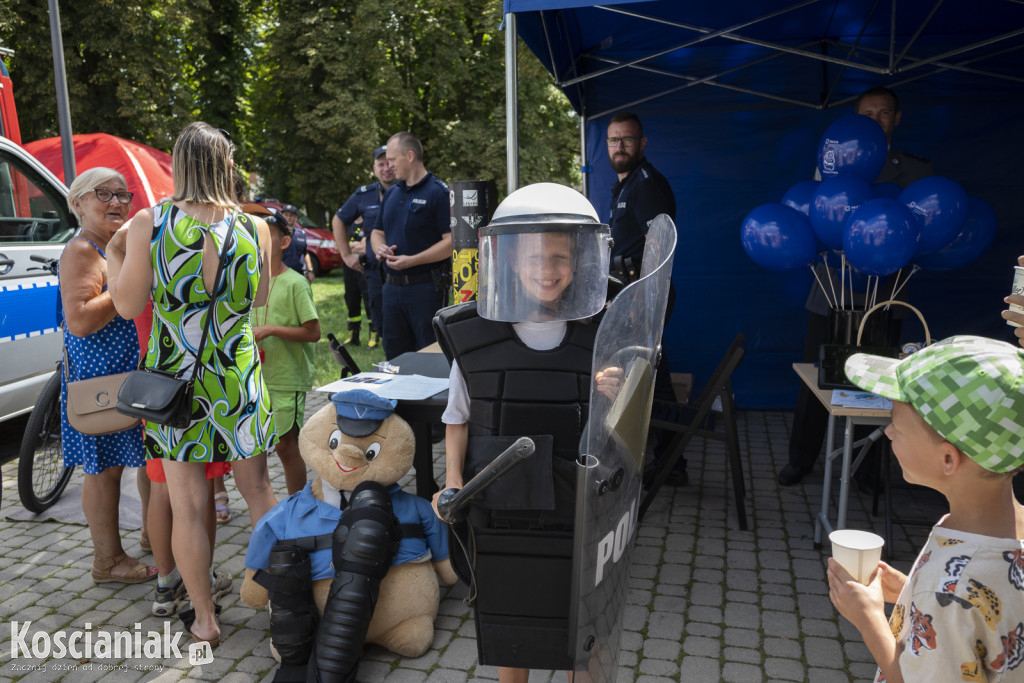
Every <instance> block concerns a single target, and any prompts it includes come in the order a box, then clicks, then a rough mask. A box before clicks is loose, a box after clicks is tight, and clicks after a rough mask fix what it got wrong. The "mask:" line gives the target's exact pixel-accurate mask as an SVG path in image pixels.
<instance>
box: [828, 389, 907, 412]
mask: <svg viewBox="0 0 1024 683" xmlns="http://www.w3.org/2000/svg"><path fill="white" fill-rule="evenodd" d="M832 405H834V406H842V407H844V408H870V409H874V410H892V401H891V400H889V399H887V398H882V397H881V396H878V395H876V394H872V393H869V392H867V391H849V390H847V389H833V390H832Z"/></svg>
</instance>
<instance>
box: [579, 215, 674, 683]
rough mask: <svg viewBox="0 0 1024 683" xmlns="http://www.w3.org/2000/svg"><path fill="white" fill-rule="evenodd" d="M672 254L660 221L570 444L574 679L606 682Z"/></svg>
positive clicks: (600, 350)
mask: <svg viewBox="0 0 1024 683" xmlns="http://www.w3.org/2000/svg"><path fill="white" fill-rule="evenodd" d="M675 247H676V229H675V225H674V224H673V223H672V220H671V219H669V217H668V216H666V215H664V214H662V215H660V216H658V217H657V218H655V219H654V221H653V222H652V224H651V226H650V228H649V229H648V232H647V243H646V246H645V248H644V259H643V268H642V270H641V276H640V279H639V280H637V281H636V282H634V283H633V284H631V285H629V286H628V287H626V288H625V289H624V290H622V291H621V292H620V293H619V295H618V296H616V297H615V299H614V300H613V301H612V303H611V305H610V306H609V307H608V309H607V311H606V312H605V315H604V319H603V320H602V321H601V326H600V327H599V328H598V332H597V339H596V341H595V343H594V365H593V373H592V375H591V393H590V416H589V418H588V421H587V428H586V430H585V431H584V433H583V437H582V438H581V440H580V459H579V462H578V477H577V484H576V486H577V488H576V522H575V524H576V527H575V530H576V533H575V547H574V550H573V584H572V596H571V597H572V599H571V602H570V624H569V634H570V650H571V653H572V655H573V661H574V669H575V671H576V672H577V673H576V678H575V679H574V680H577V681H587V682H588V683H589V682H590V681H593V683H605V682H606V681H614V680H615V677H616V668H617V665H618V657H619V637H620V635H621V628H622V612H623V610H624V608H625V604H626V584H627V580H628V578H629V569H630V559H631V557H632V554H633V534H634V531H635V529H636V524H637V512H638V508H639V505H640V497H641V494H642V493H643V487H642V481H641V479H642V476H641V475H642V473H643V460H644V448H645V445H646V442H647V428H648V424H649V421H650V414H651V402H652V400H653V397H654V372H655V369H656V367H657V364H658V354H659V353H660V347H661V333H662V329H663V328H664V324H665V307H666V305H667V303H668V291H669V283H670V280H671V276H672V256H673V253H674V252H675Z"/></svg>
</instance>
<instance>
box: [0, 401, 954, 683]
mask: <svg viewBox="0 0 1024 683" xmlns="http://www.w3.org/2000/svg"><path fill="white" fill-rule="evenodd" d="M324 402H325V398H324V395H322V394H310V399H309V401H308V406H307V410H308V411H313V410H316V409H317V408H318V407H319V406H321V405H323V404H324ZM791 423H792V413H788V412H762V411H742V412H741V413H740V414H739V429H740V438H741V447H742V449H743V454H744V455H743V459H744V469H745V476H746V478H747V495H746V506H747V514H748V518H749V522H750V529H749V530H748V531H740V530H739V527H738V524H737V521H736V511H735V509H734V506H733V500H732V489H731V480H730V478H729V473H728V469H727V467H726V460H725V456H724V450H723V447H722V445H721V444H719V443H717V442H715V443H706V442H705V441H704V440H703V439H695V440H694V442H693V443H692V444H691V446H690V448H689V449H688V451H687V453H686V456H687V459H688V461H689V465H688V470H689V473H690V483H689V485H687V486H684V487H679V488H670V487H665V488H663V489H662V490H661V491H660V493H659V495H658V497H657V499H656V500H655V501H654V503H653V504H652V505H651V507H650V509H649V510H648V511H647V514H646V516H645V517H644V519H643V520H642V521H641V522H640V525H639V527H638V529H637V532H636V549H635V552H634V555H633V566H632V572H631V578H630V584H629V591H628V605H627V608H626V610H625V613H624V617H623V629H624V630H623V638H622V646H621V653H620V657H619V672H618V680H619V681H622V682H625V681H636V682H637V683H658V682H661V681H694V682H697V683H704V682H714V681H729V682H735V683H757V682H765V683H767V682H770V681H810V682H812V683H832V682H833V681H867V680H870V678H871V676H872V674H873V673H874V665H873V664H872V661H871V656H870V654H869V653H868V651H867V649H866V648H865V646H864V644H863V642H862V640H861V638H860V636H859V635H858V633H857V632H856V630H855V629H853V628H852V627H851V626H850V624H849V623H847V622H846V621H845V620H843V619H842V618H841V617H839V616H838V614H837V613H836V611H835V610H834V608H833V607H832V605H831V604H830V602H829V599H828V584H827V582H826V580H825V569H824V566H825V564H824V563H825V559H826V557H827V555H828V552H829V548H828V547H827V543H826V547H825V548H822V549H815V548H814V545H813V542H812V541H813V531H814V524H813V512H814V511H815V510H816V509H817V507H818V506H819V505H820V495H821V485H822V473H821V463H820V462H819V464H818V466H817V468H816V469H815V471H814V472H813V473H812V474H811V475H809V476H808V478H807V479H805V480H804V482H802V483H801V484H798V485H796V486H792V487H788V488H782V487H779V486H778V484H777V483H776V479H775V476H776V473H777V472H778V470H779V469H781V467H782V466H783V465H784V464H785V461H786V453H787V444H788V441H789V430H790V427H791ZM434 454H435V463H434V469H435V475H436V476H437V478H438V480H442V479H443V462H444V458H443V451H442V449H441V448H440V447H439V446H436V447H435V449H434ZM270 462H271V477H272V481H273V484H274V488H275V490H276V491H277V492H278V494H279V495H282V494H283V492H284V491H285V486H284V474H283V472H282V470H281V468H280V466H279V463H277V461H276V459H275V458H273V457H271V458H270ZM16 468H17V463H16V462H11V463H8V464H7V465H5V466H4V467H3V503H2V508H0V519H3V520H4V521H2V522H0V525H2V530H3V531H2V533H0V681H25V682H26V683H28V682H33V683H34V682H36V681H76V682H77V681H98V680H104V681H108V680H109V681H117V682H120V681H126V682H134V681H159V682H169V681H177V680H182V679H198V680H217V681H221V683H248V682H254V681H260V682H264V681H266V682H269V681H271V680H272V679H273V675H274V670H275V662H274V660H273V659H272V658H271V655H270V649H269V644H270V638H269V635H268V631H267V629H268V623H269V620H268V616H267V613H266V611H264V610H259V611H257V610H253V609H250V608H249V607H247V606H245V605H244V604H242V603H241V602H240V601H239V599H238V586H239V585H240V580H238V579H236V581H235V587H234V590H233V592H232V593H231V594H229V595H228V596H226V597H225V598H223V599H222V600H221V604H222V606H223V612H222V614H221V621H220V623H221V629H222V638H223V643H222V644H221V646H220V647H219V648H217V649H216V650H215V651H214V659H213V662H212V663H209V664H202V665H197V666H191V665H190V664H189V661H188V652H187V647H186V645H187V643H188V642H189V641H188V640H187V639H185V638H182V640H181V642H180V645H181V647H180V649H181V652H182V655H183V657H182V658H180V659H179V658H177V657H173V656H172V657H168V658H164V659H147V658H140V659H135V660H126V659H117V658H109V657H108V658H103V657H97V658H94V659H92V660H81V661H79V660H74V659H68V658H64V659H52V658H50V659H46V658H44V659H36V658H31V657H30V658H18V659H14V658H12V656H11V655H12V622H14V621H17V622H19V623H20V624H21V625H22V626H19V633H20V629H22V628H24V624H26V623H27V622H31V625H30V627H29V628H28V630H27V632H26V633H27V635H28V638H27V643H28V644H29V646H30V647H31V646H32V643H33V639H32V636H33V634H37V633H44V632H48V633H51V634H52V633H54V632H55V631H60V630H63V631H65V632H67V633H68V634H70V633H72V632H73V631H75V630H83V631H87V632H91V633H92V634H93V636H94V637H95V634H96V633H98V632H100V631H106V632H110V633H112V634H114V633H118V632H123V631H131V632H134V631H135V630H136V629H137V628H140V629H142V630H143V631H149V630H161V629H163V628H164V624H163V623H162V622H163V620H161V619H158V618H156V617H153V616H150V613H149V609H150V601H151V600H152V595H153V584H148V585H134V586H121V585H118V584H102V585H97V584H94V583H93V581H92V579H91V577H90V576H89V569H90V562H91V543H90V540H89V533H88V530H87V529H86V527H84V526H81V525H76V524H64V523H57V522H14V521H8V520H7V513H8V512H10V511H12V510H13V509H14V508H15V506H18V505H20V503H19V502H18V496H17V488H16V478H17V474H16V473H17V469H16ZM76 476H81V475H80V474H77V473H76ZM402 483H403V486H405V487H406V488H407V489H409V490H412V488H413V482H412V476H411V475H409V476H407V477H406V478H405V479H404V480H403V482H402ZM228 488H229V491H230V495H231V507H232V508H233V511H234V512H235V515H234V518H233V519H232V520H231V522H230V523H228V524H226V525H221V526H220V527H219V528H218V533H217V549H216V553H215V562H216V564H217V565H218V566H219V567H220V568H221V569H225V570H227V571H230V572H231V573H232V574H233V575H234V576H235V577H240V576H241V575H242V573H243V560H244V554H245V549H246V545H247V541H248V537H249V531H250V530H249V528H248V515H247V514H244V510H243V509H242V508H241V505H242V499H241V496H240V495H239V494H238V492H237V491H235V490H234V487H233V483H229V485H228ZM912 507H914V508H916V512H917V513H918V514H919V515H920V516H923V517H925V518H927V519H929V520H931V521H933V520H934V519H937V517H938V515H939V514H941V512H942V507H941V502H940V501H936V500H935V499H934V498H929V497H924V498H921V499H920V500H917V499H915V500H914V501H913V503H912ZM880 512H881V507H880ZM848 525H849V526H851V527H855V528H862V529H871V530H874V531H875V532H876V533H880V534H881V533H883V518H882V516H881V514H879V515H878V516H873V515H872V514H871V496H870V495H868V494H863V493H858V492H856V491H854V492H853V493H852V495H851V500H850V508H849V516H848ZM138 534H139V532H138V531H125V532H123V536H124V538H125V548H126V549H127V550H128V551H129V553H130V554H133V555H135V556H137V557H145V556H144V555H142V552H141V551H140V549H139V547H138ZM926 534H927V529H926V528H925V527H923V526H910V525H903V524H900V523H897V524H896V525H895V527H894V533H893V536H894V538H893V548H892V550H893V551H894V554H893V557H892V558H891V559H890V562H891V563H892V564H894V565H895V566H897V567H898V568H900V569H902V570H904V571H906V570H907V569H908V568H909V565H910V562H911V561H912V560H913V557H914V554H915V549H916V548H917V547H919V546H920V544H921V543H922V542H923V540H924V538H925V536H926ZM466 594H467V591H466V589H465V588H464V587H463V586H460V585H456V586H454V587H448V588H446V587H442V590H441V598H442V601H441V605H440V611H439V614H438V617H437V621H436V624H435V626H436V632H435V637H434V647H433V648H432V649H431V650H430V651H429V652H428V653H427V654H426V655H424V656H423V657H420V658H417V659H406V658H402V657H398V656H395V655H393V654H391V653H390V652H387V651H386V650H384V649H382V648H380V647H376V646H372V647H369V648H368V649H367V651H366V653H365V656H364V658H363V660H362V663H361V664H360V668H359V675H358V680H359V681H361V682H362V683H376V682H377V681H387V682H388V683H406V682H408V683H421V682H428V683H447V682H449V681H452V682H454V681H467V680H496V679H497V671H496V669H494V668H493V667H488V666H481V665H479V664H478V663H477V656H476V643H475V638H474V628H473V620H472V616H471V612H470V609H469V608H468V607H466V606H465V605H464V604H463V599H464V598H465V596H466ZM136 624H141V626H139V627H136ZM167 627H168V628H169V629H170V634H171V636H172V637H173V634H175V633H179V632H180V622H177V621H175V620H173V619H172V620H171V621H170V623H169V624H168V626H167ZM40 638H42V636H40ZM565 680H566V677H565V674H564V673H561V672H550V671H540V672H533V674H532V675H531V677H530V681H531V683H538V682H546V681H558V682H561V681H565Z"/></svg>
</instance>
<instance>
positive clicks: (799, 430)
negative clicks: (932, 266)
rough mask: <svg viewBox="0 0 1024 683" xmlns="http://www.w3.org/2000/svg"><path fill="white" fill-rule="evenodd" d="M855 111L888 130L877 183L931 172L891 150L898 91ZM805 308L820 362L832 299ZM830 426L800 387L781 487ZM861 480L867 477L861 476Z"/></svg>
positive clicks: (893, 333)
mask: <svg viewBox="0 0 1024 683" xmlns="http://www.w3.org/2000/svg"><path fill="white" fill-rule="evenodd" d="M855 111H856V113H858V114H863V115H864V116H869V117H871V118H872V119H874V120H875V121H876V122H877V123H878V125H880V126H881V127H882V130H883V131H885V138H886V141H887V143H888V145H889V155H888V158H887V159H886V163H885V166H884V167H883V168H882V172H881V173H879V174H878V178H876V179H875V182H876V183H883V182H887V183H896V184H897V185H900V186H901V187H907V186H908V185H910V184H911V183H914V182H916V181H918V180H920V179H921V178H924V177H927V176H930V175H932V174H933V170H932V164H931V162H930V161H928V160H927V159H924V158H922V157H919V156H917V155H914V154H910V153H909V152H903V151H900V150H897V149H893V146H892V134H893V131H895V130H896V126H897V125H899V122H900V119H902V117H903V113H902V112H901V111H900V100H899V98H898V97H897V96H896V93H895V92H893V91H892V90H890V89H889V88H884V87H880V86H879V87H875V88H869V89H868V90H865V91H864V92H862V93H861V94H860V95H858V97H857V103H856V106H855ZM815 178H816V179H818V180H820V179H821V176H820V174H818V173H817V172H815ZM820 268H821V270H819V271H818V274H819V276H820V277H822V278H828V277H829V274H828V273H827V272H825V271H824V266H820ZM822 281H823V282H824V281H825V280H824V279H823V280H822ZM893 284H894V280H893V278H890V279H889V280H888V281H887V282H886V283H885V284H884V285H883V286H880V287H879V290H880V291H879V297H881V298H880V299H879V301H884V300H885V299H888V298H892V297H890V296H889V295H888V294H886V292H891V291H892V286H893ZM807 310H808V311H809V312H810V314H809V316H808V322H807V335H806V338H805V340H804V355H803V360H804V362H806V363H813V362H817V360H818V353H819V349H820V348H821V345H822V344H824V343H826V341H828V334H829V333H828V324H829V318H828V315H829V305H828V300H827V299H826V298H825V295H824V294H823V293H822V292H821V288H820V287H819V286H818V285H817V283H815V284H814V285H813V286H812V288H811V293H810V295H809V296H808V297H807ZM897 315H898V314H897ZM900 328H901V325H900V321H899V320H898V319H897V320H894V321H893V325H892V328H891V329H890V341H892V342H893V343H894V344H898V343H899V332H900ZM827 424H828V413H827V411H826V410H825V408H824V407H823V406H822V405H821V404H820V403H819V402H818V400H817V398H815V397H813V396H812V395H811V392H810V390H809V389H807V387H805V386H801V387H800V393H799V395H798V397H797V403H796V413H795V415H794V417H793V432H792V436H791V437H790V441H789V462H788V463H787V464H786V466H785V467H783V468H782V470H781V471H780V472H779V476H778V480H779V484H781V485H782V486H791V485H793V484H796V483H798V482H800V481H801V480H802V479H803V478H804V476H806V474H807V473H808V472H810V471H811V468H812V467H814V463H815V461H816V460H817V459H818V453H819V452H820V451H821V444H822V442H823V441H824V439H825V430H826V428H827ZM869 469H870V468H868V467H864V466H862V467H861V468H860V471H859V474H860V473H868V472H869ZM862 476H866V475H863V474H862Z"/></svg>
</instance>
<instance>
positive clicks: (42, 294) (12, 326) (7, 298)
mask: <svg viewBox="0 0 1024 683" xmlns="http://www.w3.org/2000/svg"><path fill="white" fill-rule="evenodd" d="M56 330H57V285H56V283H53V282H40V283H31V284H27V285H12V286H2V287H0V342H6V341H11V340H14V339H24V338H26V337H35V336H39V335H41V334H46V333H47V332H56Z"/></svg>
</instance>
